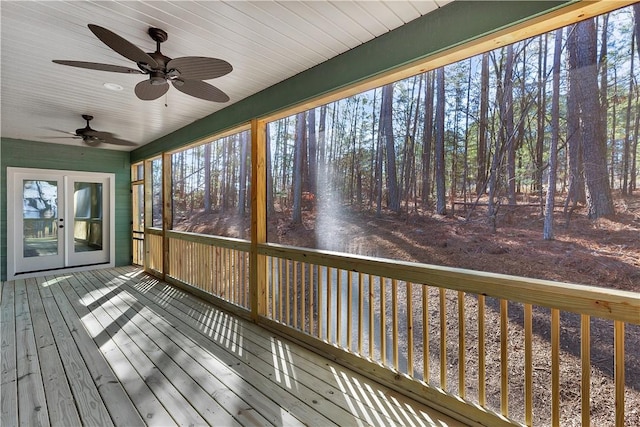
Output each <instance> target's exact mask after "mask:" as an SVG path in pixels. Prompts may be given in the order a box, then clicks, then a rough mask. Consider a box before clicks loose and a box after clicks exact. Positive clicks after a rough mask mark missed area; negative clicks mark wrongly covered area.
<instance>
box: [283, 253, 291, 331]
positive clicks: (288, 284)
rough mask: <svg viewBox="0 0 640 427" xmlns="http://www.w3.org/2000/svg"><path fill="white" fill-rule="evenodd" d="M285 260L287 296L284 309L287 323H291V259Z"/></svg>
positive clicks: (285, 289)
mask: <svg viewBox="0 0 640 427" xmlns="http://www.w3.org/2000/svg"><path fill="white" fill-rule="evenodd" d="M284 262H285V270H284V274H285V277H286V280H285V284H284V286H285V288H284V291H285V294H284V295H285V296H284V304H285V309H284V314H285V316H286V320H285V323H286V324H287V325H291V260H288V259H286V260H284Z"/></svg>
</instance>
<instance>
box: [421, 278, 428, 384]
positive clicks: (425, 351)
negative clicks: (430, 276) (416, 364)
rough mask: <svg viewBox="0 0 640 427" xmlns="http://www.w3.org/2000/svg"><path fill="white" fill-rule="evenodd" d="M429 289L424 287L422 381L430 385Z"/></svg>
mask: <svg viewBox="0 0 640 427" xmlns="http://www.w3.org/2000/svg"><path fill="white" fill-rule="evenodd" d="M429 357H430V355H429V287H428V286H427V285H422V380H423V381H424V382H425V383H426V384H428V383H429Z"/></svg>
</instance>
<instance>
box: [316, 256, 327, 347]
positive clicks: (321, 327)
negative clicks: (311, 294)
mask: <svg viewBox="0 0 640 427" xmlns="http://www.w3.org/2000/svg"><path fill="white" fill-rule="evenodd" d="M322 268H323V267H322V266H320V265H319V266H318V280H317V281H316V283H317V284H318V338H320V339H323V337H324V334H323V332H324V329H325V328H324V319H323V314H324V313H323V312H322V305H323V295H324V293H323V292H322V289H321V287H322Z"/></svg>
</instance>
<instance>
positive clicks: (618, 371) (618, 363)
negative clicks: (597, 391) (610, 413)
mask: <svg viewBox="0 0 640 427" xmlns="http://www.w3.org/2000/svg"><path fill="white" fill-rule="evenodd" d="M613 330H614V335H613V354H614V359H615V375H614V376H615V385H616V427H624V322H621V321H619V320H615V321H614V322H613Z"/></svg>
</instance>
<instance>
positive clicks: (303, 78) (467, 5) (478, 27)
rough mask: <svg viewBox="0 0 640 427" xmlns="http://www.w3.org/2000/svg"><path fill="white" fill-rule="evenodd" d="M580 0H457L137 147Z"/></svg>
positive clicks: (207, 130)
mask: <svg viewBox="0 0 640 427" xmlns="http://www.w3.org/2000/svg"><path fill="white" fill-rule="evenodd" d="M575 2H576V0H568V1H567V0H565V1H552V0H534V1H531V0H515V1H486V0H477V1H473V0H472V1H467V0H457V1H454V2H451V3H448V4H447V5H445V6H444V7H442V8H440V9H438V10H436V11H434V12H432V13H429V14H427V15H424V16H422V17H420V18H418V19H416V20H414V21H411V22H409V23H407V24H405V25H403V26H401V27H399V28H397V29H395V30H393V31H390V32H388V33H386V34H384V35H382V36H380V37H377V38H375V39H373V40H371V41H369V42H367V43H364V44H362V45H360V46H358V47H356V48H354V49H351V50H349V51H347V52H345V53H343V54H341V55H338V56H336V57H334V58H331V59H330V60H328V61H325V62H323V63H322V64H319V65H317V66H315V67H313V68H310V69H308V70H306V71H303V72H301V73H299V74H297V75H295V76H293V77H291V78H289V79H287V80H284V81H282V82H280V83H277V84H275V85H273V86H270V87H268V88H266V89H264V90H263V91H261V92H258V93H256V94H254V95H251V96H249V97H247V98H245V99H243V100H241V101H238V102H236V103H234V104H231V105H230V106H228V107H226V108H224V109H222V110H220V111H218V112H216V113H213V114H211V115H209V116H207V117H204V118H202V119H200V120H197V121H195V122H194V123H192V124H190V125H188V126H185V127H183V128H181V129H178V130H177V131H175V132H173V133H170V134H168V135H165V136H163V137H161V138H159V139H157V140H155V141H152V142H151V143H149V144H146V145H144V146H142V147H139V148H137V149H136V150H134V151H132V152H131V162H132V163H135V162H137V161H140V160H144V159H148V158H150V157H153V156H155V155H158V154H160V153H162V152H163V151H169V150H172V149H175V148H178V147H180V146H183V145H187V144H190V143H193V142H195V141H198V140H200V139H203V138H206V137H207V136H210V135H213V134H216V133H219V132H221V131H224V130H226V129H230V128H232V127H235V126H238V125H241V124H244V123H247V122H249V121H250V120H251V119H253V118H260V117H264V116H266V115H269V114H272V113H274V112H276V111H279V110H282V109H285V108H288V107H291V106H294V105H296V104H300V103H302V102H304V101H308V100H310V99H313V98H317V97H319V96H322V95H325V94H328V93H331V92H334V91H336V90H338V89H341V88H344V87H347V86H350V85H353V84H355V83H358V82H361V81H364V80H366V79H369V78H372V77H375V76H377V75H380V74H382V73H384V72H387V71H390V70H393V69H395V68H398V67H401V66H403V65H408V64H411V63H415V62H417V61H420V60H424V59H425V58H428V57H429V56H432V55H434V54H437V53H440V52H443V51H446V50H448V49H451V48H454V47H456V46H460V45H463V44H465V43H468V42H471V41H473V40H476V39H478V38H481V37H483V36H486V35H488V34H491V33H495V32H497V31H499V30H502V29H504V28H508V27H510V26H513V25H516V24H518V23H521V22H524V21H527V20H530V19H532V18H535V17H537V16H540V15H542V14H545V13H549V12H551V11H554V10H556V9H559V8H561V7H563V6H567V5H569V4H572V3H575Z"/></svg>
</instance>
